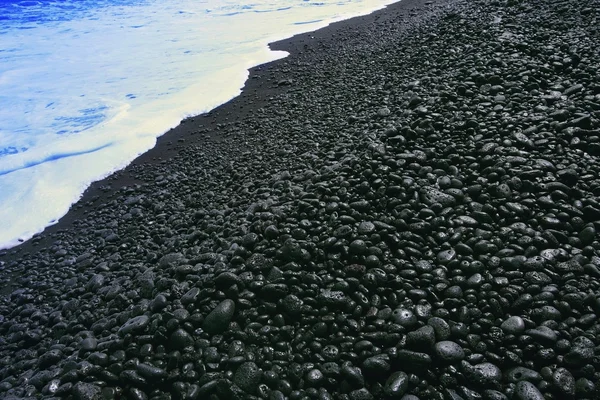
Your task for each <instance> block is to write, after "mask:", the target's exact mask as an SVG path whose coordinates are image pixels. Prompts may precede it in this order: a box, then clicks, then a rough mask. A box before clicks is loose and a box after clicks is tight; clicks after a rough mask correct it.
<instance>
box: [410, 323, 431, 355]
mask: <svg viewBox="0 0 600 400" xmlns="http://www.w3.org/2000/svg"><path fill="white" fill-rule="evenodd" d="M434 344H435V331H434V329H433V327H432V326H429V325H425V326H423V327H421V328H419V329H417V330H415V331H412V332H409V333H408V334H407V335H406V345H407V346H408V347H409V348H411V349H415V350H419V349H422V350H428V349H431V348H432V347H433V345H434Z"/></svg>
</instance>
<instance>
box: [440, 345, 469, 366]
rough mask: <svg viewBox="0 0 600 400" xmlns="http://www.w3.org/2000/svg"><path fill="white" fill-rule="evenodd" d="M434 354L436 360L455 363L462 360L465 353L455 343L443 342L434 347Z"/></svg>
mask: <svg viewBox="0 0 600 400" xmlns="http://www.w3.org/2000/svg"><path fill="white" fill-rule="evenodd" d="M434 353H435V355H436V356H437V358H438V359H440V360H441V361H443V362H445V363H456V362H459V361H462V360H464V358H465V351H464V350H463V348H462V347H460V345H459V344H458V343H456V342H452V341H450V340H444V341H441V342H438V343H436V344H435V346H434Z"/></svg>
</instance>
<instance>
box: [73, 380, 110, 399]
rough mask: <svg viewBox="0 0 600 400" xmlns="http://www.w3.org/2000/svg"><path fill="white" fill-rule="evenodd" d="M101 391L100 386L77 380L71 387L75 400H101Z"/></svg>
mask: <svg viewBox="0 0 600 400" xmlns="http://www.w3.org/2000/svg"><path fill="white" fill-rule="evenodd" d="M101 393H102V389H100V387H98V386H96V385H92V384H91V383H85V382H77V383H76V384H75V385H74V386H73V388H72V389H71V394H72V395H73V399H74V400H100V399H101V398H102V396H101Z"/></svg>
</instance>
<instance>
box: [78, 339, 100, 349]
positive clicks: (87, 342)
mask: <svg viewBox="0 0 600 400" xmlns="http://www.w3.org/2000/svg"><path fill="white" fill-rule="evenodd" d="M80 347H81V350H85V351H94V350H96V347H98V339H96V338H93V337H89V338H85V339H83V340H82V341H81V344H80Z"/></svg>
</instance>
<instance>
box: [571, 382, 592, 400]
mask: <svg viewBox="0 0 600 400" xmlns="http://www.w3.org/2000/svg"><path fill="white" fill-rule="evenodd" d="M575 393H576V395H577V396H578V397H580V398H581V397H590V396H593V395H594V394H595V393H596V384H594V382H592V381H591V380H589V379H587V378H579V379H577V382H575Z"/></svg>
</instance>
